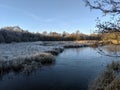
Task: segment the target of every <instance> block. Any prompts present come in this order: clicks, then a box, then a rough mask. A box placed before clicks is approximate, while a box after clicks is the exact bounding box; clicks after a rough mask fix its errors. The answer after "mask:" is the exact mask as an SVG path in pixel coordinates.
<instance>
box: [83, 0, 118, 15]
mask: <svg viewBox="0 0 120 90" xmlns="http://www.w3.org/2000/svg"><path fill="white" fill-rule="evenodd" d="M83 1H85V3H86V6H89V7H90V9H98V10H101V11H102V12H103V13H105V14H108V13H111V14H120V0H91V1H90V0H83Z"/></svg>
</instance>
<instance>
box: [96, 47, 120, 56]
mask: <svg viewBox="0 0 120 90" xmlns="http://www.w3.org/2000/svg"><path fill="white" fill-rule="evenodd" d="M98 50H99V51H100V52H101V53H103V54H104V55H107V56H119V57H120V46H119V45H109V46H104V47H99V49H98Z"/></svg>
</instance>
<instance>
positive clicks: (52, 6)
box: [0, 0, 102, 34]
mask: <svg viewBox="0 0 120 90" xmlns="http://www.w3.org/2000/svg"><path fill="white" fill-rule="evenodd" d="M99 16H100V17H102V13H101V12H100V11H97V10H92V11H90V9H89V8H88V7H85V3H84V2H83V1H82V0H0V27H4V26H16V25H17V26H20V27H21V28H23V29H25V30H28V31H30V32H43V31H48V32H50V31H56V32H63V31H67V32H70V33H71V32H74V31H76V30H80V32H83V33H86V34H89V33H90V31H91V32H92V31H93V29H94V27H95V19H96V17H99Z"/></svg>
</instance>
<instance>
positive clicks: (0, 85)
mask: <svg viewBox="0 0 120 90" xmlns="http://www.w3.org/2000/svg"><path fill="white" fill-rule="evenodd" d="M113 59H114V58H113V57H106V56H102V55H100V54H99V53H97V51H96V49H94V48H90V47H86V48H78V49H65V50H64V51H63V53H61V54H59V55H58V56H56V62H55V63H54V64H51V65H49V66H44V67H42V68H38V69H36V70H34V71H33V72H31V73H29V74H26V75H25V74H23V73H17V74H15V73H13V72H11V73H8V74H6V75H4V77H2V80H1V81H0V89H1V90H16V89H17V90H87V89H88V84H89V82H90V81H91V80H93V79H94V78H96V76H97V75H98V74H99V73H100V72H101V71H102V70H103V69H104V68H105V66H106V65H107V64H108V63H111V62H112V60H113ZM9 78H10V79H9Z"/></svg>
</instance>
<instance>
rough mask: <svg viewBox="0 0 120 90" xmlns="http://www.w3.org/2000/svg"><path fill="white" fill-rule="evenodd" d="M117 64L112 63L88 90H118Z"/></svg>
mask: <svg viewBox="0 0 120 90" xmlns="http://www.w3.org/2000/svg"><path fill="white" fill-rule="evenodd" d="M119 69H120V64H119V62H115V61H113V62H112V63H111V64H109V65H107V67H106V70H105V71H104V72H103V73H102V74H101V75H100V76H98V78H96V80H94V81H93V82H91V83H90V85H89V90H120V76H119V74H118V71H119Z"/></svg>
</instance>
